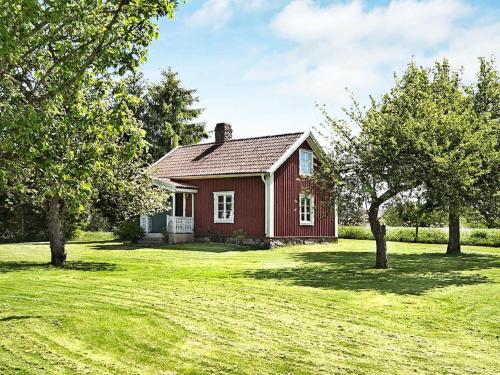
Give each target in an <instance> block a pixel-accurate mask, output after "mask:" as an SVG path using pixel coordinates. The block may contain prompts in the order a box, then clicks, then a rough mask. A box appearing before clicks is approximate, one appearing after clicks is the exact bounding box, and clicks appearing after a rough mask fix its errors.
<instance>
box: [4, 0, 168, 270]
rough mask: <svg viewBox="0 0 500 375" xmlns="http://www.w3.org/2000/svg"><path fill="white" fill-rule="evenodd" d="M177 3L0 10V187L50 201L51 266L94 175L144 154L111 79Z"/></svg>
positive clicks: (145, 0) (137, 58)
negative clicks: (67, 222)
mask: <svg viewBox="0 0 500 375" xmlns="http://www.w3.org/2000/svg"><path fill="white" fill-rule="evenodd" d="M176 7H177V1H175V0H135V1H128V0H109V1H99V0H89V1H79V0H68V1H64V2H62V1H48V0H13V1H11V2H9V3H8V4H4V6H2V7H0V17H1V18H2V23H1V24H0V44H1V46H2V48H1V49H0V171H1V173H0V184H2V189H4V190H6V191H15V192H17V193H23V194H26V195H27V196H29V197H30V198H31V199H32V200H33V201H34V202H36V203H37V204H39V205H47V207H48V216H49V219H48V227H49V240H50V247H51V254H52V257H51V262H52V264H53V265H56V266H61V265H64V263H65V260H66V252H65V247H64V242H65V240H64V234H63V232H64V231H63V229H64V216H65V213H66V212H67V211H68V210H70V211H75V212H78V211H82V210H83V209H84V208H85V205H84V202H85V201H86V199H88V198H89V197H90V196H92V194H93V192H94V183H95V182H96V181H97V180H99V178H101V177H102V176H110V175H111V176H119V175H115V174H114V173H113V172H114V171H116V170H117V169H120V168H127V167H128V166H130V165H137V161H138V160H139V159H140V158H141V156H142V152H143V151H142V150H144V146H145V144H144V141H143V137H144V132H143V131H142V130H141V129H140V127H139V126H138V124H137V122H136V121H135V119H134V118H133V115H132V113H131V111H130V106H131V105H132V104H133V103H132V102H133V98H132V97H130V96H129V95H127V94H126V92H124V90H123V89H122V88H120V87H119V86H117V85H113V83H112V82H113V81H112V79H111V78H112V77H113V76H116V75H121V74H124V73H125V72H127V71H130V70H133V69H135V68H136V67H137V66H138V65H139V63H140V62H142V61H144V59H145V57H146V52H147V46H148V45H149V44H150V42H151V40H152V38H154V37H156V36H157V26H156V25H155V23H154V21H153V20H154V18H157V17H162V16H173V15H174V12H175V10H176ZM113 179H114V177H113V178H111V180H113ZM146 180H147V178H145V179H144V180H143V181H146ZM116 181H118V177H116ZM116 181H115V182H116ZM125 185H126V183H125V182H123V181H122V183H121V186H125Z"/></svg>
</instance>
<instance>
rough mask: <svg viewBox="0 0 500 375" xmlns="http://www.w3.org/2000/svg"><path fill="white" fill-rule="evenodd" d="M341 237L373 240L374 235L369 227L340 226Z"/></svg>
mask: <svg viewBox="0 0 500 375" xmlns="http://www.w3.org/2000/svg"><path fill="white" fill-rule="evenodd" d="M339 237H340V238H350V239H353V240H373V235H372V232H371V230H370V228H368V227H344V226H340V227H339Z"/></svg>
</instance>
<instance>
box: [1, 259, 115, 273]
mask: <svg viewBox="0 0 500 375" xmlns="http://www.w3.org/2000/svg"><path fill="white" fill-rule="evenodd" d="M50 269H61V270H72V271H92V272H98V271H113V270H115V269H116V265H115V264H112V263H107V262H81V261H72V262H67V263H66V265H65V266H64V267H61V268H59V267H57V268H56V267H54V266H52V265H51V264H50V263H34V262H0V273H8V272H16V271H31V270H50Z"/></svg>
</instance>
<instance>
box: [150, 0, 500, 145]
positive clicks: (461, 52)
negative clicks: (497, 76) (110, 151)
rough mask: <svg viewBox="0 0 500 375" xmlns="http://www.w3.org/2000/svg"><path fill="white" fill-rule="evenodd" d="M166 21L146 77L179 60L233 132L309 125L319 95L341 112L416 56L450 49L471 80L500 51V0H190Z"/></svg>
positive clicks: (187, 78) (189, 81) (188, 81)
mask: <svg viewBox="0 0 500 375" xmlns="http://www.w3.org/2000/svg"><path fill="white" fill-rule="evenodd" d="M159 26H160V37H159V39H157V40H155V41H154V42H153V44H152V46H151V48H150V53H149V59H148V62H147V63H145V64H144V65H143V66H142V67H141V69H142V71H143V73H144V75H145V77H146V78H147V79H148V80H150V81H151V82H158V81H159V80H160V73H161V71H162V70H165V69H167V68H168V67H171V68H172V69H173V70H174V71H176V72H178V73H179V77H180V79H181V81H182V84H183V85H184V86H185V87H187V88H192V89H196V90H197V95H198V96H199V99H200V107H203V108H205V111H204V113H203V115H202V116H201V120H203V121H206V123H207V129H208V130H213V128H214V127H215V124H216V123H218V122H227V123H230V124H231V125H232V127H233V136H234V138H243V137H253V136H262V135H270V134H279V133H287V132H297V131H305V130H308V129H311V128H313V127H315V126H318V125H319V124H320V123H321V121H322V115H321V113H320V111H319V110H318V108H317V105H325V106H326V108H327V110H328V112H329V113H330V114H332V115H333V116H337V117H341V116H342V110H341V109H342V108H343V107H345V106H348V105H349V103H350V92H351V93H352V94H353V95H354V97H355V98H357V100H359V101H360V102H361V103H366V102H367V100H368V98H369V95H373V96H375V97H378V96H380V95H381V94H383V93H384V92H385V91H387V90H388V89H389V88H390V87H391V85H392V83H393V82H394V73H396V74H400V73H401V72H402V71H403V70H404V68H405V66H406V65H407V64H408V63H409V62H410V61H411V60H413V61H415V62H416V63H418V64H420V65H423V66H431V65H432V64H433V62H434V61H436V60H437V59H442V58H443V57H446V58H448V59H449V60H450V62H451V64H452V65H453V66H454V67H456V68H460V67H463V70H464V73H463V74H464V79H465V80H466V81H467V82H471V81H472V80H473V79H474V76H475V74H476V72H477V69H478V62H477V61H478V60H477V59H478V57H479V56H485V57H491V56H493V57H496V59H497V60H498V59H500V0H490V1H486V0H485V1H466V0H426V1H418V0H392V1H389V0H386V1H382V0H373V1H368V0H366V1H361V0H352V1H351V0H345V1H326V0H325V1H319V0H316V1H315V0H286V1H285V0H272V1H271V0H189V1H188V2H187V3H181V4H180V6H179V10H178V13H177V15H176V17H175V18H174V19H172V20H170V19H162V20H160V21H159ZM498 65H500V63H498V64H497V66H498Z"/></svg>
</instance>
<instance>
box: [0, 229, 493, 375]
mask: <svg viewBox="0 0 500 375" xmlns="http://www.w3.org/2000/svg"><path fill="white" fill-rule="evenodd" d="M87 239H89V238H87ZM97 241H99V242H93V243H85V242H84V241H82V240H80V241H75V242H74V243H71V244H70V245H68V250H69V261H70V262H69V265H68V267H67V269H54V268H52V267H49V266H47V261H48V258H49V248H48V245H47V244H46V243H26V244H3V245H0V373H1V374H44V373H46V374H49V373H50V374H53V373H58V374H71V373H74V374H102V373H104V374H105V373H123V374H495V375H496V374H498V373H500V356H499V355H498V354H499V352H498V349H499V347H500V339H499V336H500V298H499V296H500V252H499V251H498V249H493V248H489V247H464V250H465V252H466V255H465V256H462V257H445V256H443V253H444V252H445V246H443V245H427V244H425V245H424V244H409V243H395V242H392V243H389V253H390V265H391V268H390V269H389V270H375V269H373V268H372V265H373V262H374V244H373V242H372V241H356V240H341V241H340V243H339V244H338V245H314V246H297V247H288V248H280V249H275V250H259V251H235V249H234V248H232V247H230V246H225V245H220V244H184V245H182V246H180V245H179V246H167V247H164V248H161V249H141V248H136V247H126V246H123V245H121V244H118V243H113V242H111V241H106V239H101V240H97Z"/></svg>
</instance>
